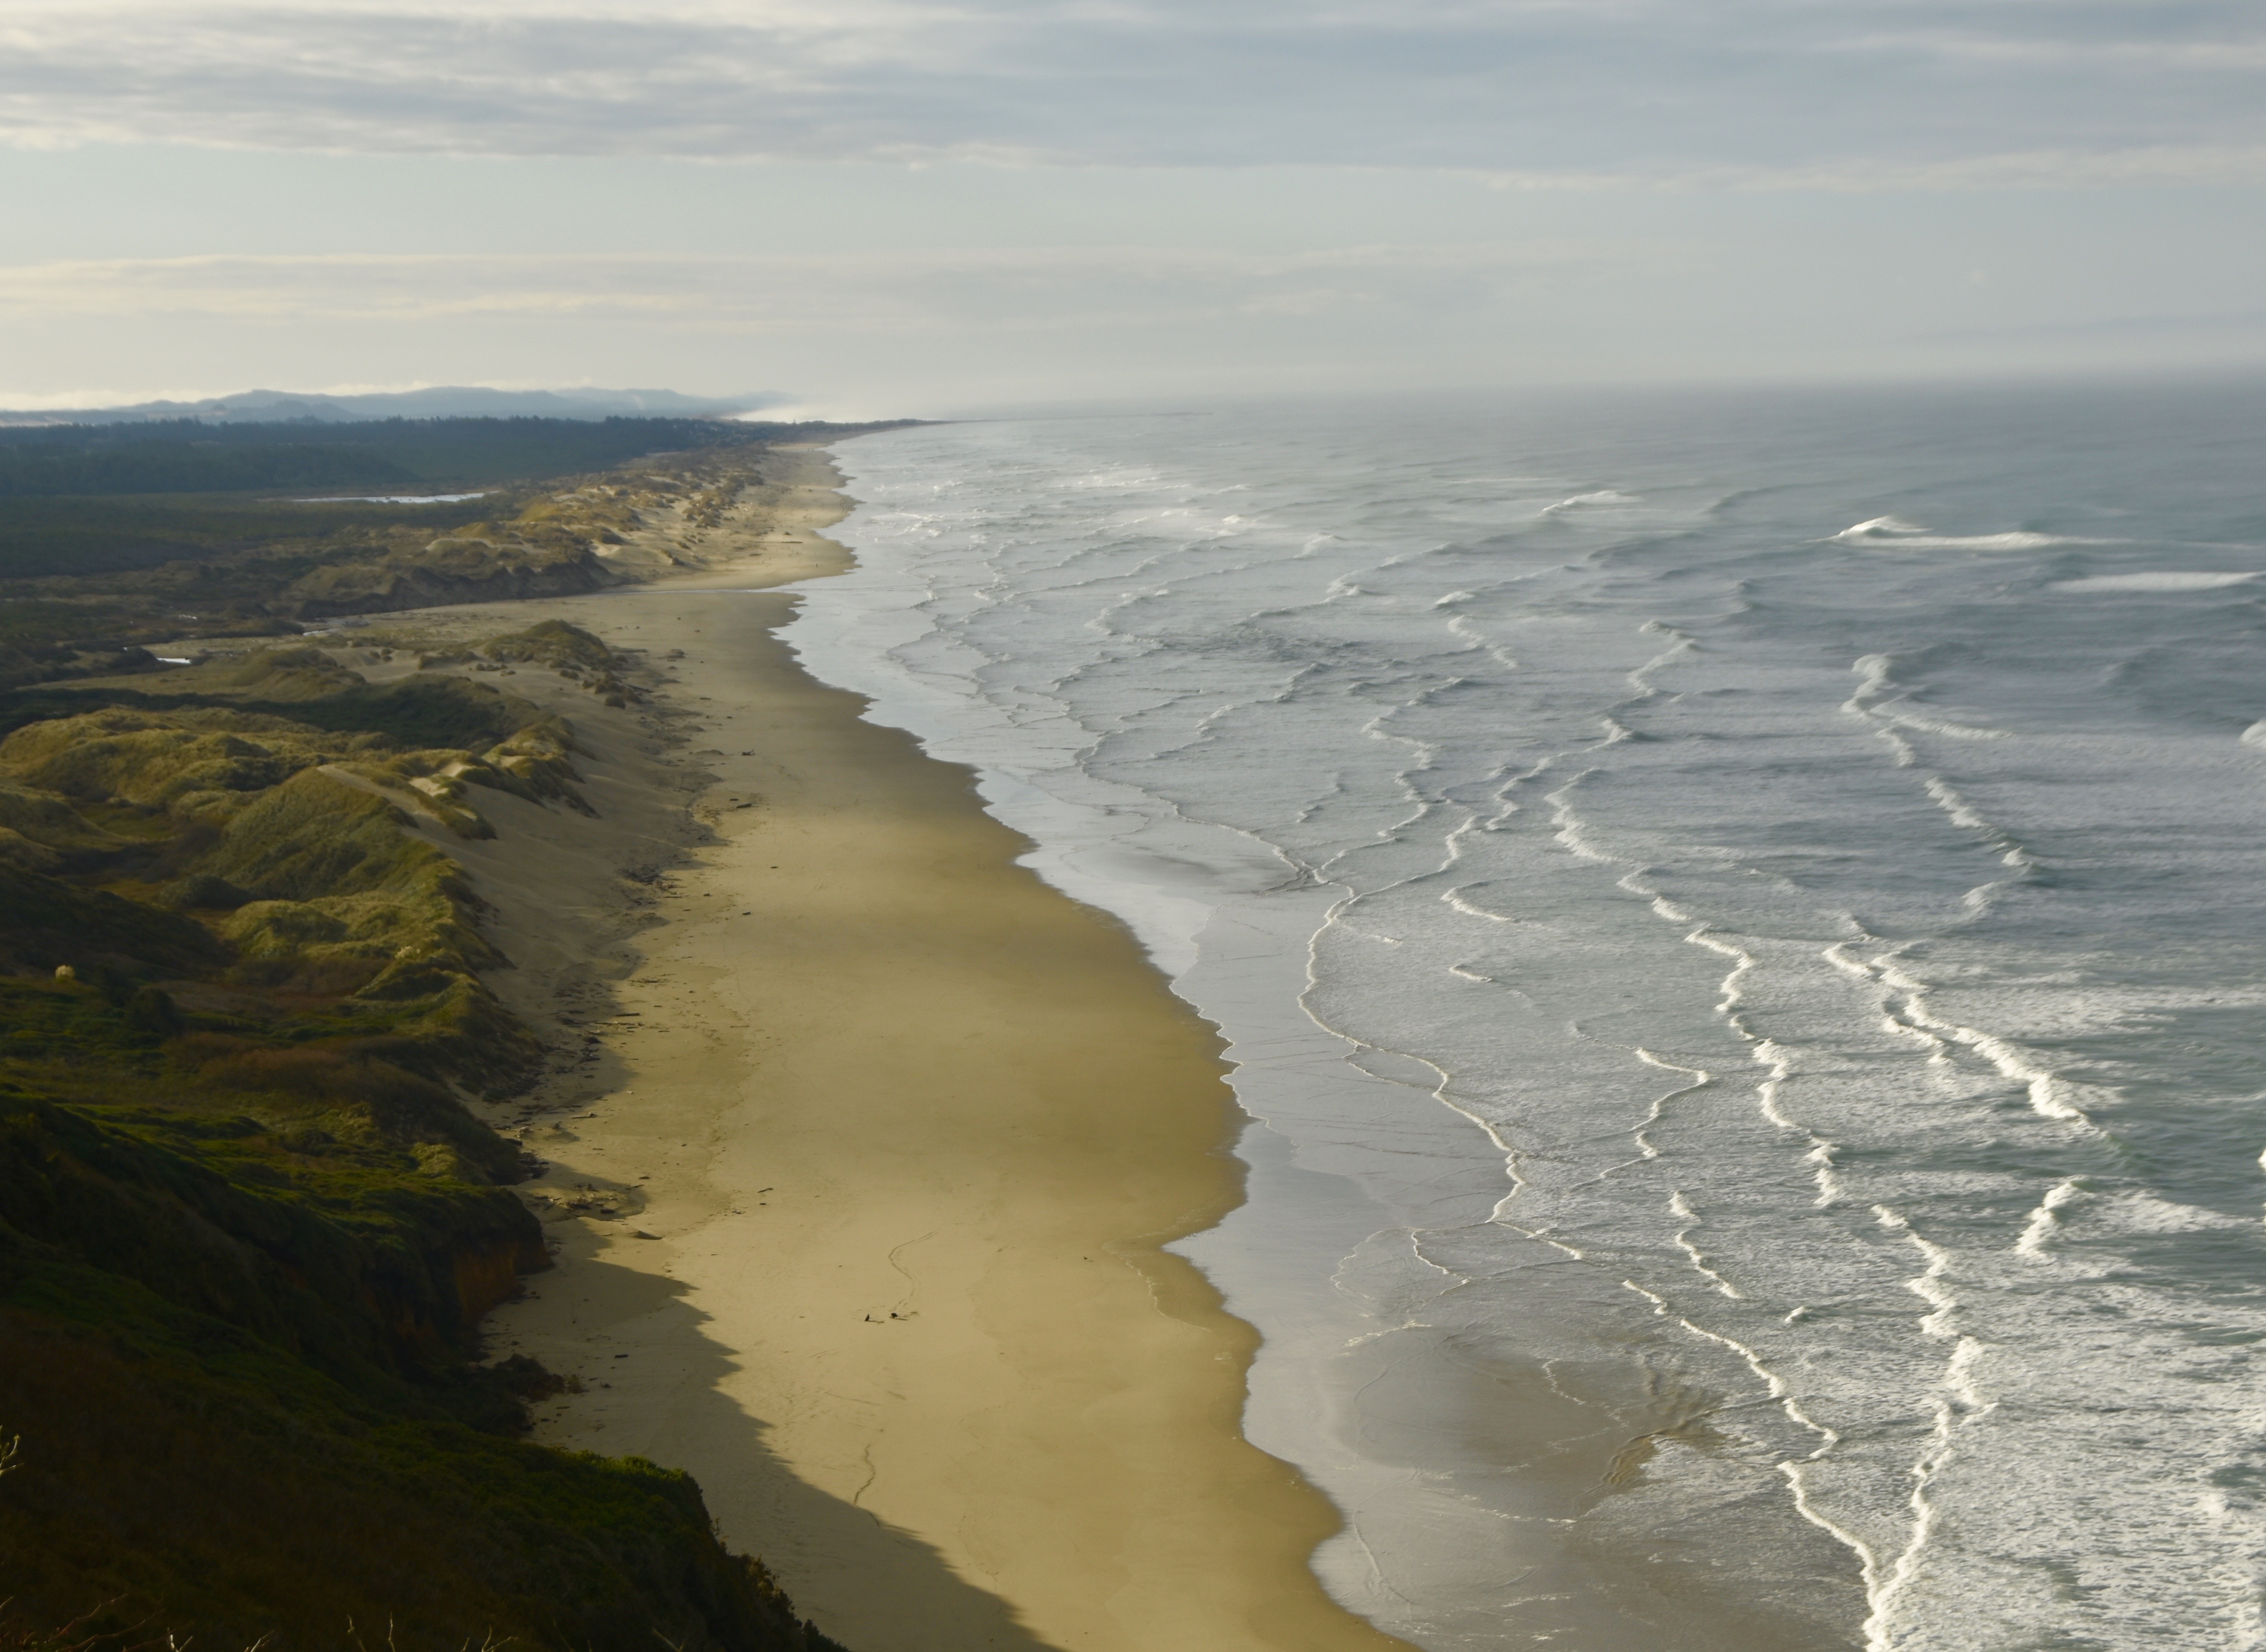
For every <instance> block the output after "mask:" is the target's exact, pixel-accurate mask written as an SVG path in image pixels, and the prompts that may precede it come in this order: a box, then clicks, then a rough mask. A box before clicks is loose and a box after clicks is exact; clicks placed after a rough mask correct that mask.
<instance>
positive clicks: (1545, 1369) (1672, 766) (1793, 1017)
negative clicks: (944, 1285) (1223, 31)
mask: <svg viewBox="0 0 2266 1652" xmlns="http://www.w3.org/2000/svg"><path fill="white" fill-rule="evenodd" d="M2262 438H2266V386H2260V385H2257V384H2239V385H2231V384H2220V385H2216V386H2193V385H2191V386H2178V385H2157V386H2153V387H2144V386H2134V385H2124V386H2099V387H2094V388H2090V389H2088V388H2084V387H2079V386H2070V385H2064V386H2059V387H2056V388H2053V389H2051V390H2039V391H2024V390H2016V389H2003V390H1992V391H1985V390H1980V389H1966V390H1962V391H1923V390H1911V389H1905V390H1897V391H1880V390H1854V389H1853V390H1843V391H1772V392H1761V391H1757V392H1751V393H1742V394H1731V393H1727V392H1709V393H1703V392H1698V391H1679V392H1674V393H1649V394H1648V393H1639V392H1634V391H1625V392H1612V393H1604V392H1597V393H1592V394H1587V395H1583V396H1572V395H1567V396H1560V397H1556V398H1527V399H1517V398H1510V397H1495V398H1486V397H1478V396H1470V397H1456V398H1445V397H1436V398H1418V397H1410V398H1400V399H1395V400H1390V401H1382V402H1380V401H1377V400H1364V401H1363V402H1362V403H1360V404H1358V405H1356V404H1352V403H1344V404H1331V403H1327V402H1312V403H1305V404H1291V403H1276V404H1266V405H1253V406H1232V407H1226V406H1223V407H1209V408H1202V409H1198V410H1196V411H1188V410H1185V409H1182V410H1175V411H1173V412H1169V413H1123V414H1121V415H1118V416H1110V417H1078V418H1069V417H1043V418H1030V419H1018V420H1002V421H998V422H990V423H969V424H961V425H952V426H942V427H935V428H924V429H916V430H910V431H906V432H903V433H898V434H893V435H883V436H878V437H872V438H866V439H863V440H860V441H859V442H853V443H850V444H847V445H846V446H845V447H844V449H843V450H842V451H841V457H842V459H843V461H844V464H845V466H846V468H847V469H848V470H849V471H850V473H851V476H852V482H851V491H852V493H854V494H855V495H856V496H857V497H858V498H859V500H861V501H864V503H863V506H862V508H860V509H859V511H858V513H857V514H856V515H854V516H853V517H852V519H851V520H850V521H849V522H848V523H846V524H845V526H844V533H843V537H844V538H845V539H846V540H847V541H848V542H849V543H850V544H852V545H853V546H854V547H855V548H856V550H857V552H858V554H859V561H860V567H859V569H858V571H856V572H855V573H853V574H851V575H849V576H848V577H846V578H844V579H841V580H838V581H825V582H822V583H820V584H818V585H815V586H813V587H812V588H810V589H809V591H808V595H807V597H806V603H807V606H806V608H805V610H804V614H803V617H802V618H800V620H799V621H798V622H797V623H796V625H795V626H794V627H793V630H792V631H791V632H790V633H789V635H790V638H791V640H793V641H794V642H795V643H796V645H797V646H798V647H799V648H800V649H801V651H802V652H803V654H804V655H805V658H806V660H807V661H808V662H809V663H810V664H811V666H812V667H813V669H815V670H816V671H817V672H818V673H819V674H820V675H821V676H824V677H826V678H828V679H829V680H831V681H835V682H837V683H843V684H845V685H847V686H850V687H852V688H856V689H859V690H861V691H866V692H867V693H870V694H873V695H874V696H876V698H877V704H876V705H875V708H874V713H873V715H874V717H875V718H876V719H877V720H883V721H888V722H893V723H898V724H902V725H903V726H905V727H910V728H911V729H913V730H914V731H915V732H916V733H917V734H918V735H920V736H921V737H922V738H923V739H924V740H925V742H927V744H928V745H929V748H930V749H932V751H934V752H935V753H936V754H937V755H939V756H941V757H949V758H954V759H958V760H961V761H965V762H969V763H971V764H975V765H976V766H977V768H978V769H979V771H981V773H982V775H983V786H984V789H985V793H986V795H987V797H988V798H989V799H990V800H991V803H992V806H993V807H994V808H995V810H996V811H997V812H998V814H1000V815H1002V817H1003V818H1005V819H1006V820H1008V821H1009V822H1012V823H1013V824H1015V825H1016V826H1018V827H1020V829H1022V830H1025V831H1027V832H1028V833H1029V834H1031V836H1032V837H1034V840H1035V841H1036V843H1037V844H1038V850H1037V852H1036V856H1035V859H1034V864H1036V865H1038V866H1040V867H1041V869H1042V871H1044V872H1045V873H1046V874H1047V875H1049V877H1051V878H1053V879H1055V880H1056V881H1058V882H1060V883H1062V884H1063V885H1064V887H1065V888H1070V889H1071V891H1072V892H1074V893H1076V894H1078V895H1081V896H1082V897H1084V898H1086V899H1089V900H1093V901H1095V902H1097V903H1101V904H1103V905H1106V906H1108V907H1110V908H1111V909H1112V910H1116V911H1118V912H1120V913H1121V914H1122V915H1123V916H1124V917H1126V918H1127V919H1128V921H1129V922H1131V923H1133V924H1134V925H1136V927H1137V929H1138V930H1139V931H1140V932H1141V933H1142V934H1143V936H1144V939H1147V940H1148V941H1149V943H1150V944H1151V947H1152V948H1153V949H1154V951H1155V952H1156V954H1157V955H1158V957H1159V961H1160V962H1161V963H1162V964H1163V965H1164V966H1165V967H1166V969H1168V970H1170V971H1172V972H1173V973H1174V974H1175V976H1177V978H1178V980H1179V982H1180V985H1181V990H1182V991H1183V993H1184V994H1185V995H1186V996H1188V998H1190V999H1191V1000H1192V1001H1193V1002H1194V1003H1195V1005H1197V1007H1198V1008H1199V1009H1200V1010H1201V1011H1202V1012H1203V1013H1205V1014H1206V1015H1207V1016H1210V1018H1212V1019H1214V1020H1217V1021H1219V1022H1220V1023H1221V1025H1222V1027H1224V1031H1225V1032H1226V1034H1228V1036H1229V1037H1230V1038H1231V1040H1232V1041H1234V1045H1235V1053H1236V1056H1237V1058H1238V1060H1239V1062H1240V1063H1241V1066H1240V1067H1239V1071H1238V1078H1237V1083H1238V1090H1239V1095H1240V1097H1241V1099H1242V1100H1243V1101H1244V1103H1245V1105H1246V1107H1248V1108H1249V1109H1250V1110H1251V1111H1252V1112H1253V1113H1254V1115H1256V1116H1257V1118H1258V1119H1260V1120H1261V1121H1262V1122H1261V1124H1260V1125H1259V1126H1257V1127H1255V1128H1254V1130H1253V1131H1252V1132H1251V1134H1250V1135H1249V1136H1247V1137H1246V1140H1245V1142H1244V1144H1243V1147H1242V1150H1241V1151H1243V1153H1244V1155H1245V1156H1246V1159H1249V1160H1250V1161H1251V1162H1252V1164H1253V1166H1254V1173H1253V1181H1252V1198H1251V1202H1250V1203H1249V1204H1247V1205H1246V1207H1245V1208H1244V1209H1243V1210H1240V1211H1239V1212H1238V1213H1237V1214H1236V1215H1235V1216H1234V1217H1232V1218H1230V1220H1229V1221H1228V1222H1227V1223H1226V1224H1224V1225H1223V1226H1222V1228H1220V1229H1219V1230H1217V1232H1214V1233H1212V1234H1210V1235H1204V1236H1199V1237H1198V1238H1197V1239H1195V1240H1193V1241H1191V1242H1190V1243H1189V1245H1188V1246H1186V1248H1187V1249H1188V1251H1189V1253H1190V1254H1192V1255H1194V1256H1195V1257H1196V1258H1197V1260H1198V1261H1200V1262H1201V1263H1202V1265H1203V1266H1205V1267H1206V1268H1208V1269H1209V1270H1210V1271H1211V1272H1212V1274H1213V1276H1214V1277H1215V1278H1216V1279H1217V1280H1218V1281H1219V1282H1220V1283H1221V1284H1222V1286H1223V1288H1224V1290H1227V1291H1228V1293H1229V1295H1230V1299H1231V1302H1232V1305H1233V1306H1234V1307H1235V1309H1236V1311H1237V1312H1239V1313H1242V1314H1243V1315H1244V1316H1245V1317H1246V1318H1248V1319H1251V1320H1252V1321H1253V1322H1254V1324H1256V1325H1257V1326H1259V1327H1260V1328H1261V1331H1262V1332H1263V1333H1264V1334H1266V1336H1267V1339H1268V1342H1267V1349H1266V1352H1265V1353H1264V1354H1263V1355H1262V1357H1261V1363H1260V1365H1259V1367H1258V1369H1257V1371H1255V1372H1254V1405H1253V1410H1252V1413H1251V1416H1250V1419H1249V1427H1250V1431H1251V1433H1252V1435H1253V1437H1254V1439H1256V1440H1258V1441H1259V1442H1260V1443H1261V1444H1265V1445H1267V1446H1268V1448H1269V1449H1271V1450H1275V1451H1278V1452H1280V1453H1281V1454H1283V1455H1284V1456H1286V1457H1289V1458H1292V1459H1293V1460H1295V1461H1297V1463H1298V1464H1299V1466H1300V1467H1301V1468H1302V1469H1303V1470H1304V1471H1305V1473H1307V1474H1308V1475H1309V1476H1310V1477H1311V1478H1312V1479H1313V1480H1315V1481H1316V1482H1317V1483H1318V1484H1319V1485H1320V1486H1321V1487H1322V1488H1324V1489H1325V1490H1327V1491H1328V1492H1329V1493H1330V1494H1331V1495H1333V1496H1334V1497H1335V1498H1336V1499H1337V1500H1338V1501H1339V1502H1340V1503H1341V1506H1342V1507H1344V1508H1345V1509H1347V1510H1348V1512H1349V1520H1350V1525H1349V1531H1348V1533H1347V1535H1346V1536H1344V1537H1342V1538H1341V1539H1338V1540H1336V1541H1335V1542H1334V1543H1333V1544H1332V1545H1330V1546H1328V1547H1327V1548H1326V1549H1325V1551H1324V1553H1322V1555H1321V1556H1320V1557H1319V1562H1318V1564H1319V1569H1320V1570H1321V1571H1322V1573H1323V1575H1324V1577H1325V1579H1326V1581H1327V1582H1328V1583H1330V1585H1331V1586H1332V1588H1333V1589H1334V1590H1335V1591H1336V1592H1337V1593H1338V1594H1339V1596H1340V1597H1341V1599H1343V1600H1345V1601H1346V1602H1347V1603H1348V1604H1349V1605H1351V1606H1353V1607H1354V1608H1356V1610H1359V1611H1362V1612H1365V1613H1367V1614H1368V1615H1370V1616H1371V1617H1373V1618H1374V1619H1376V1620H1377V1621H1378V1622H1379V1623H1381V1624H1382V1625H1384V1626H1385V1627H1387V1628H1389V1629H1391V1630H1392V1631H1393V1632H1395V1633H1397V1634H1401V1635H1404V1636H1406V1637H1407V1638H1408V1639H1410V1640H1411V1641H1414V1642H1416V1643H1418V1644H1419V1645H1422V1646H1424V1647H1427V1648H1440V1649H1442V1652H1446V1649H1447V1648H1458V1649H1462V1648H1474V1649H1476V1648H1510V1647H1521V1646H1529V1645H1535V1644H1548V1645H1552V1646H1560V1647H1569V1648H1620V1647H1633V1648H1634V1647H1642V1648H1678V1649H1682V1648H1693V1649H1697V1648H1709V1649H1711V1652H1712V1649H1714V1648H1724V1649H1726V1652H1729V1648H1743V1649H1745V1648H1776V1647H1784V1648H1819V1647H1830V1646H1852V1647H1860V1646H1861V1647H1871V1648H1897V1649H1898V1652H1983V1649H1985V1648H2017V1647H2021V1648H2036V1647H2071V1648H2075V1647H2087V1648H2119V1649H2122V1648H2173V1647H2177V1648H2204V1647H2213V1648H2221V1647H2223V1648H2240V1647H2252V1646H2256V1645H2260V1644H2262V1643H2266V1626H2262V1622H2261V1614H2260V1609H2259V1583H2260V1579H2259V1568H2260V1559H2259V1557H2260V1553H2261V1548H2262V1540H2266V1518H2262V1514H2261V1509H2260V1503H2259V1491H2260V1484H2261V1481H2260V1476H2261V1474H2262V1472H2266V1456H2262V1452H2261V1434H2260V1429H2261V1418H2262V1407H2266V1387H2262V1384H2261V1382H2260V1378H2259V1372H2258V1369H2257V1363H2256V1361H2255V1357H2254V1354H2253V1349H2255V1346H2256V1344H2257V1342H2258V1341H2259V1339H2260V1337H2261V1336H2262V1334H2266V1293H2262V1282H2266V1234H2262V1231H2261V1222H2260V1217H2261V1202H2262V1199H2266V1176H2262V1172H2261V1168H2260V1153H2261V1150H2262V1148H2266V1077H2262V1074H2266V1066H2262V1062H2261V1056H2262V1054H2266V1015H2262V1008H2261V1006H2262V1005H2266V831H2262V830H2261V827H2262V822H2266V671H2262V669H2261V665H2262V658H2266V654H2262V649H2266V600H2262V599H2266V500H2262V499H2261V497H2260V494H2259V491H2258V487H2257V475H2258V470H2257V458H2258V455H2259V452H2260V448H2261V442H2262ZM1094 1058H1095V1060H1096V1061H1098V1062H1106V1061H1107V1059H1108V1053H1107V1051H1096V1052H1095V1056H1094Z"/></svg>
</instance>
